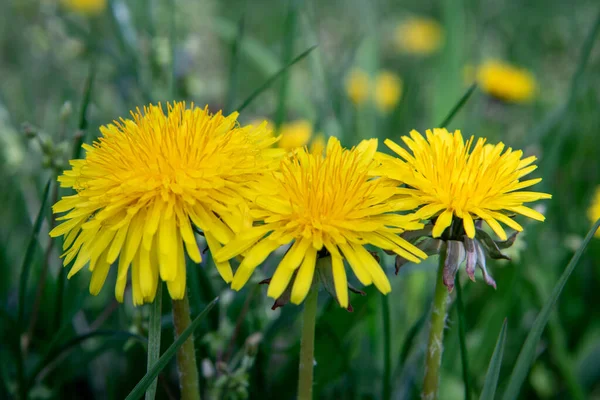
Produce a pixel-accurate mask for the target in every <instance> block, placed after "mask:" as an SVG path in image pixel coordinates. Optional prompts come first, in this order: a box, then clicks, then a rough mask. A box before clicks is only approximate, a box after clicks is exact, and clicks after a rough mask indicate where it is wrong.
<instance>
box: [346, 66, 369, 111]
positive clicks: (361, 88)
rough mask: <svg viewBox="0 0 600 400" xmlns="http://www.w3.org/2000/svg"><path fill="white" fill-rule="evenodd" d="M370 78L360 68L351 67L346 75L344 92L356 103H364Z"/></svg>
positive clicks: (367, 95)
mask: <svg viewBox="0 0 600 400" xmlns="http://www.w3.org/2000/svg"><path fill="white" fill-rule="evenodd" d="M370 92H371V79H370V78H369V75H368V74H367V73H366V72H365V71H363V70H361V69H353V70H352V71H350V73H349V74H348V76H347V77H346V93H347V94H348V98H349V99H350V100H351V101H352V102H353V103H354V104H356V105H361V104H364V103H365V102H366V101H367V100H368V99H369V96H370Z"/></svg>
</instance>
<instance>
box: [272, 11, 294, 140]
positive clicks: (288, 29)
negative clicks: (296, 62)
mask: <svg viewBox="0 0 600 400" xmlns="http://www.w3.org/2000/svg"><path fill="white" fill-rule="evenodd" d="M296 4H297V1H296V0H288V12H287V16H286V18H285V24H284V27H283V31H284V32H285V33H284V35H283V40H282V42H281V44H282V46H283V51H282V58H281V64H282V65H286V64H288V63H289V62H290V60H291V59H292V55H293V54H294V41H295V40H294V39H295V38H296V35H295V31H296V19H297V18H296V15H297V11H296ZM288 81H289V73H288V70H285V71H284V72H283V76H282V77H281V86H280V87H279V101H278V104H277V113H276V114H275V130H276V131H277V130H279V127H280V126H281V124H282V123H283V120H284V119H285V109H286V108H285V104H286V102H285V100H286V97H287V90H288Z"/></svg>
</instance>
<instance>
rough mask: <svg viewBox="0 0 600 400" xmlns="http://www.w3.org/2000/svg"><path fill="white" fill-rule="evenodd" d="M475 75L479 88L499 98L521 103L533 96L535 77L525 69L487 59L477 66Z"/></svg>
mask: <svg viewBox="0 0 600 400" xmlns="http://www.w3.org/2000/svg"><path fill="white" fill-rule="evenodd" d="M476 75H477V83H478V84H479V86H480V87H481V89H482V90H483V91H484V92H486V93H487V94H489V95H491V96H493V97H496V98H498V99H500V100H504V101H508V102H514V103H522V102H527V101H530V100H531V99H533V97H534V96H535V92H536V82H535V78H534V76H533V75H532V74H531V73H530V72H529V71H527V70H525V69H522V68H519V67H515V66H513V65H510V64H507V63H504V62H501V61H487V62H486V63H484V64H483V65H481V66H479V68H478V69H477V73H476Z"/></svg>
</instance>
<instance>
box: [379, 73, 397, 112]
mask: <svg viewBox="0 0 600 400" xmlns="http://www.w3.org/2000/svg"><path fill="white" fill-rule="evenodd" d="M401 96H402V80H401V79H400V77H399V76H398V75H396V74H394V73H393V72H390V71H382V72H380V73H379V75H377V78H376V79H375V104H376V105H377V108H378V109H379V110H380V111H381V112H384V113H387V112H390V111H391V110H393V109H394V107H396V105H397V104H398V102H399V101H400V97H401Z"/></svg>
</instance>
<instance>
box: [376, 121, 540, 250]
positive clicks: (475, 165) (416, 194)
mask: <svg viewBox="0 0 600 400" xmlns="http://www.w3.org/2000/svg"><path fill="white" fill-rule="evenodd" d="M402 141H403V142H404V143H405V144H406V146H408V148H409V149H410V152H409V151H407V150H405V149H404V148H402V147H400V146H398V145H397V144H396V143H394V142H393V141H391V140H389V139H388V140H386V141H385V144H386V145H387V146H388V147H389V148H390V149H391V150H392V151H394V152H395V153H396V154H398V156H400V159H397V158H394V157H390V156H386V157H382V166H381V168H378V169H376V170H375V173H376V174H378V175H380V176H386V177H388V178H391V179H393V180H396V181H400V182H402V183H404V184H406V186H407V187H406V188H401V189H399V190H401V191H402V193H401V195H400V196H402V198H404V200H405V201H406V202H407V207H420V209H419V210H418V211H417V212H416V215H417V216H419V217H420V218H421V219H423V220H427V219H435V225H434V228H433V232H432V236H433V237H440V236H441V235H442V233H443V232H444V230H445V229H446V228H447V227H449V226H450V224H451V223H452V219H453V217H457V218H461V219H462V223H463V227H464V231H465V233H466V235H467V236H468V237H469V238H473V237H474V236H475V225H474V223H473V220H474V219H482V220H484V221H486V222H487V224H488V225H489V226H490V228H492V230H493V231H494V232H495V233H496V234H497V235H498V236H499V237H500V238H501V239H502V240H506V238H507V237H506V233H505V232H504V229H503V228H502V227H501V226H500V224H499V222H502V223H503V224H505V225H507V226H509V227H510V228H512V229H514V230H516V231H522V230H523V228H522V227H521V225H519V224H518V223H517V222H515V221H514V220H513V219H512V218H511V217H512V216H514V214H521V215H524V216H526V217H529V218H532V219H535V220H538V221H544V216H543V215H542V214H540V213H539V212H537V211H535V210H532V209H531V208H528V207H525V206H524V205H523V203H528V202H532V201H537V200H540V199H549V198H551V197H552V196H550V195H549V194H545V193H537V192H530V191H522V190H521V189H524V188H527V187H530V186H532V185H535V184H536V183H538V182H540V181H541V180H542V179H541V178H535V179H529V180H522V179H521V178H522V177H524V176H525V175H528V174H530V173H531V172H533V171H534V170H535V169H536V168H537V167H536V166H535V165H532V163H533V162H534V161H535V160H536V157H535V156H530V157H527V158H524V159H523V158H522V156H523V152H522V151H521V150H513V149H512V148H508V149H506V148H505V145H504V144H503V143H499V144H496V145H491V144H486V141H485V139H482V138H480V139H478V140H477V142H475V139H474V137H473V136H471V137H470V138H469V139H468V140H467V141H466V142H465V141H464V140H463V137H462V135H461V133H460V131H455V132H454V133H449V132H448V131H447V130H446V129H434V130H433V132H432V131H431V130H428V131H427V132H426V138H424V137H423V136H422V135H421V134H420V133H419V132H417V131H414V130H413V131H412V132H411V133H410V137H408V136H403V137H402Z"/></svg>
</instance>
